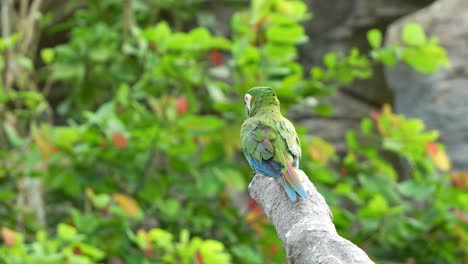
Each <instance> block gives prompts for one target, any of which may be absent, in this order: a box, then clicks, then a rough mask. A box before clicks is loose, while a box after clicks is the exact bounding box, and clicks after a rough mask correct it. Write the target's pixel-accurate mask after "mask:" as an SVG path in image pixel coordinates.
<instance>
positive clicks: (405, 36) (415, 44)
mask: <svg viewBox="0 0 468 264" xmlns="http://www.w3.org/2000/svg"><path fill="white" fill-rule="evenodd" d="M367 39H368V41H369V44H370V45H371V47H372V48H373V50H372V57H373V58H374V59H376V60H377V61H380V62H382V63H383V64H385V65H389V66H393V65H395V63H397V61H398V60H402V61H404V62H405V63H407V64H408V65H410V66H412V67H413V68H414V69H415V70H417V71H419V72H421V73H433V72H435V71H437V70H438V69H439V68H440V67H442V66H448V65H449V59H448V57H447V53H446V51H445V49H444V48H443V47H441V46H440V45H439V44H438V41H437V38H427V36H426V33H425V32H424V29H423V28H422V27H421V26H420V25H418V24H416V23H408V24H406V25H405V26H404V27H403V29H402V32H401V39H402V40H403V43H404V44H405V45H404V46H400V45H395V44H391V45H389V46H387V47H381V46H382V45H381V43H382V33H381V32H380V31H379V30H378V29H372V30H370V31H369V32H368V34H367Z"/></svg>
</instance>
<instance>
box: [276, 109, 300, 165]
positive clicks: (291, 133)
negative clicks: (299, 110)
mask: <svg viewBox="0 0 468 264" xmlns="http://www.w3.org/2000/svg"><path fill="white" fill-rule="evenodd" d="M276 127H277V129H278V132H279V134H280V135H281V137H282V138H283V139H284V140H285V141H286V145H287V147H288V150H289V152H290V153H291V154H292V155H293V156H294V157H295V158H300V157H301V143H300V141H299V137H298V136H297V133H296V129H295V128H294V125H293V124H292V123H291V122H290V121H289V120H288V119H286V118H284V117H283V118H282V119H281V120H280V121H278V122H276Z"/></svg>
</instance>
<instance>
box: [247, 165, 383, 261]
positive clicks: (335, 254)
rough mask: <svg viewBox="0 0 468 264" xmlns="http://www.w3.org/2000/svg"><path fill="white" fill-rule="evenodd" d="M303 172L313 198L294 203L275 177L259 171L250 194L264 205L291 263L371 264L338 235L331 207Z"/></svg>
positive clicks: (361, 253)
mask: <svg viewBox="0 0 468 264" xmlns="http://www.w3.org/2000/svg"><path fill="white" fill-rule="evenodd" d="M299 175H300V177H301V180H302V182H303V184H304V188H305V189H306V191H307V193H308V194H309V199H307V200H303V199H301V198H299V199H298V200H297V201H296V202H294V203H293V202H291V201H290V200H289V199H288V197H287V196H286V192H285V191H284V190H283V189H282V187H281V186H280V185H279V184H278V183H277V182H276V180H274V179H273V178H271V177H266V176H264V175H261V174H256V175H255V177H254V178H253V180H252V182H251V183H250V185H249V193H250V196H251V197H252V198H253V199H254V200H255V201H257V203H258V204H259V205H260V206H261V207H262V208H263V211H264V212H265V214H266V216H267V217H268V219H270V221H271V222H272V223H273V225H274V226H275V228H276V232H277V233H278V235H279V237H280V239H281V240H282V241H283V244H284V247H285V249H286V256H287V261H288V263H291V264H306V263H307V264H309V263H320V264H356V263H359V264H364V263H366V264H368V263H374V262H372V261H371V260H370V259H369V257H368V256H367V254H366V253H365V252H364V251H363V250H361V249H360V248H359V247H357V246H356V245H354V244H353V243H352V242H350V241H348V240H347V239H345V238H343V237H341V236H339V235H338V233H337V232H336V229H335V225H333V222H332V215H331V213H330V208H329V207H328V205H327V203H326V202H325V199H324V198H323V196H322V195H321V194H320V193H319V192H318V191H317V189H316V188H315V186H314V185H313V184H312V182H310V181H309V179H308V178H307V176H306V175H305V174H304V172H303V171H299Z"/></svg>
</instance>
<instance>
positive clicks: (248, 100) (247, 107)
mask: <svg viewBox="0 0 468 264" xmlns="http://www.w3.org/2000/svg"><path fill="white" fill-rule="evenodd" d="M250 100H252V96H251V95H250V94H246V95H245V96H244V101H245V111H246V112H247V116H250Z"/></svg>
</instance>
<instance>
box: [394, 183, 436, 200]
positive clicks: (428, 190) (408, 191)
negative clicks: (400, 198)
mask: <svg viewBox="0 0 468 264" xmlns="http://www.w3.org/2000/svg"><path fill="white" fill-rule="evenodd" d="M398 190H399V191H400V193H401V194H403V195H405V196H407V197H412V198H413V199H415V200H416V201H422V200H424V199H426V198H428V197H430V196H431V195H432V193H433V191H434V186H430V185H428V184H424V183H418V182H416V181H414V180H407V181H404V182H401V183H399V184H398Z"/></svg>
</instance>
